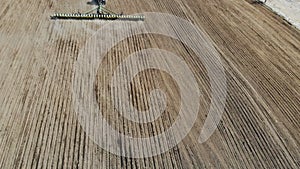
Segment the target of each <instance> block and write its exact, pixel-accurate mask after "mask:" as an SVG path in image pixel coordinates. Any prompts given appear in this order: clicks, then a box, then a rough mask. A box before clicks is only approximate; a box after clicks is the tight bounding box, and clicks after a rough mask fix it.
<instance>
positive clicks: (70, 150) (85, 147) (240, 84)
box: [0, 0, 300, 169]
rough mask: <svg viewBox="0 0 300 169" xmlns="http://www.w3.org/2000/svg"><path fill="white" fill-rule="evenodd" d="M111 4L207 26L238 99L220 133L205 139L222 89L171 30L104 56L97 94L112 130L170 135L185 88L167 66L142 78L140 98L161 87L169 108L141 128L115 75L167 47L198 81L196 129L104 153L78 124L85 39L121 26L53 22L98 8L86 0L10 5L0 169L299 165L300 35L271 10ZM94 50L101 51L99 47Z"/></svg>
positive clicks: (137, 85)
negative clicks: (154, 149)
mask: <svg viewBox="0 0 300 169" xmlns="http://www.w3.org/2000/svg"><path fill="white" fill-rule="evenodd" d="M107 7H108V8H110V9H113V10H114V11H116V12H119V13H120V12H124V13H126V14H133V13H142V12H163V13H169V14H173V15H175V16H178V17H181V18H184V19H187V20H188V21H190V22H191V23H193V24H194V25H196V26H198V27H201V28H203V30H204V31H205V32H206V33H207V35H208V36H209V37H210V38H211V40H212V42H213V44H214V46H215V48H216V50H217V51H218V52H219V54H220V56H221V60H222V63H223V65H224V68H225V70H226V72H225V73H226V79H227V99H226V105H225V110H224V114H223V116H222V120H221V122H220V123H219V124H218V128H217V130H216V132H214V134H213V135H212V136H211V137H210V138H209V139H208V140H207V141H206V142H205V143H202V144H200V143H199V142H198V137H199V134H200V131H201V128H202V126H203V122H204V121H205V119H206V117H207V114H208V110H209V106H210V100H211V89H210V83H209V77H208V75H207V71H206V69H205V66H204V65H203V63H202V62H201V61H200V60H199V59H198V58H197V57H196V55H195V53H193V51H192V50H191V49H189V48H188V47H186V46H185V45H183V44H182V43H181V42H179V41H177V40H174V39H172V38H169V37H166V36H161V35H157V34H142V35H135V36H132V37H129V38H127V39H126V40H123V41H122V42H120V43H118V44H117V45H116V46H114V48H112V49H111V51H109V52H108V53H107V54H106V56H105V59H104V60H103V62H102V63H99V65H100V64H101V66H100V67H99V70H98V72H97V78H96V79H97V80H96V82H95V84H94V87H95V93H96V96H97V101H98V103H99V106H100V107H101V108H102V110H103V112H102V114H103V116H104V117H105V118H106V120H107V121H108V122H109V123H110V125H111V126H113V128H114V129H116V130H118V131H119V132H120V133H123V134H126V135H129V136H132V137H151V136H154V135H158V134H160V133H163V132H164V131H165V130H166V129H168V128H169V127H170V126H171V125H172V124H173V123H174V121H175V120H176V117H177V116H178V111H179V109H180V100H181V97H180V91H179V89H178V86H177V84H176V82H175V81H174V79H173V78H172V77H171V76H170V75H168V74H167V73H166V72H163V71H159V70H156V69H149V70H146V71H143V72H140V73H139V74H138V75H137V76H136V77H135V78H134V79H133V81H132V82H131V95H132V96H133V97H132V100H131V102H132V104H133V106H135V107H136V108H137V109H138V110H147V109H149V104H148V98H149V94H150V91H151V90H153V89H156V88H159V89H162V90H163V91H164V92H165V94H166V99H167V107H166V110H165V111H164V113H163V114H162V116H161V117H159V118H158V119H156V120H155V121H154V122H151V123H145V124H139V123H135V122H132V121H130V120H128V119H126V118H124V117H122V115H121V114H120V113H119V112H118V111H117V110H116V109H115V108H114V107H113V105H112V103H111V99H112V96H111V95H110V94H111V86H110V81H111V80H112V74H113V72H114V70H115V69H116V67H117V66H118V65H119V64H121V63H122V61H123V60H124V59H125V58H126V57H127V56H129V55H130V54H131V53H133V52H135V51H139V50H141V49H147V48H160V49H165V50H167V51H171V52H173V53H175V54H177V55H178V56H181V57H182V59H183V60H184V61H185V62H186V63H187V64H188V65H189V67H190V69H191V70H192V72H193V73H194V75H195V77H196V79H197V82H198V85H199V89H200V90H201V94H202V99H201V103H200V105H201V109H200V111H199V114H198V118H197V119H196V123H195V125H194V127H193V128H192V130H191V132H190V133H189V134H188V135H187V136H186V137H185V138H184V139H183V140H182V142H180V143H179V144H178V145H177V146H175V147H174V148H172V149H170V150H169V151H167V152H165V153H162V154H160V155H157V156H154V157H149V158H139V159H136V158H127V157H120V156H117V155H114V154H112V153H110V152H108V151H106V150H104V149H102V148H101V147H99V146H98V145H97V144H96V143H95V142H93V141H92V140H91V139H90V138H89V137H88V136H87V134H86V132H85V130H84V129H83V128H82V126H81V125H80V123H79V121H78V117H77V114H76V112H75V110H74V106H73V102H72V100H73V99H74V98H73V94H72V77H73V72H74V71H73V70H74V63H75V62H76V61H77V58H78V55H79V54H80V51H81V49H82V48H83V47H84V45H85V44H86V42H87V41H88V40H89V38H90V37H92V36H94V33H95V32H96V31H97V30H98V29H101V27H102V26H104V25H106V24H107V23H111V22H113V21H108V22H106V21H53V20H50V18H49V16H50V15H51V14H52V13H54V12H66V13H67V12H77V11H78V10H80V11H81V12H83V11H85V10H88V9H89V8H92V6H90V5H88V4H87V2H85V1H79V0H65V1H61V2H60V1H58V0H27V1H8V0H2V1H1V7H0V93H1V94H0V168H249V169H252V168H284V169H287V168H295V169H296V168H300V114H299V112H300V31H299V30H297V29H295V28H294V27H293V26H291V25H290V24H289V23H287V22H286V21H285V20H284V19H283V18H281V17H279V16H277V15H275V14H274V13H272V12H271V11H270V10H269V9H267V8H266V7H264V6H262V5H258V4H251V3H250V1H244V0H242V1H233V0H188V1H182V0H160V1H155V0H150V1H146V0H110V1H108V5H107ZM117 22H118V21H117ZM111 40H112V41H113V40H114V39H111ZM99 41H101V39H99ZM90 51H91V52H94V54H95V55H97V49H94V48H93V46H91V49H90ZM127 69H129V70H130V69H131V67H130V66H128V67H127ZM116 146H117V145H116ZM149 151H151V150H149Z"/></svg>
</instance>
